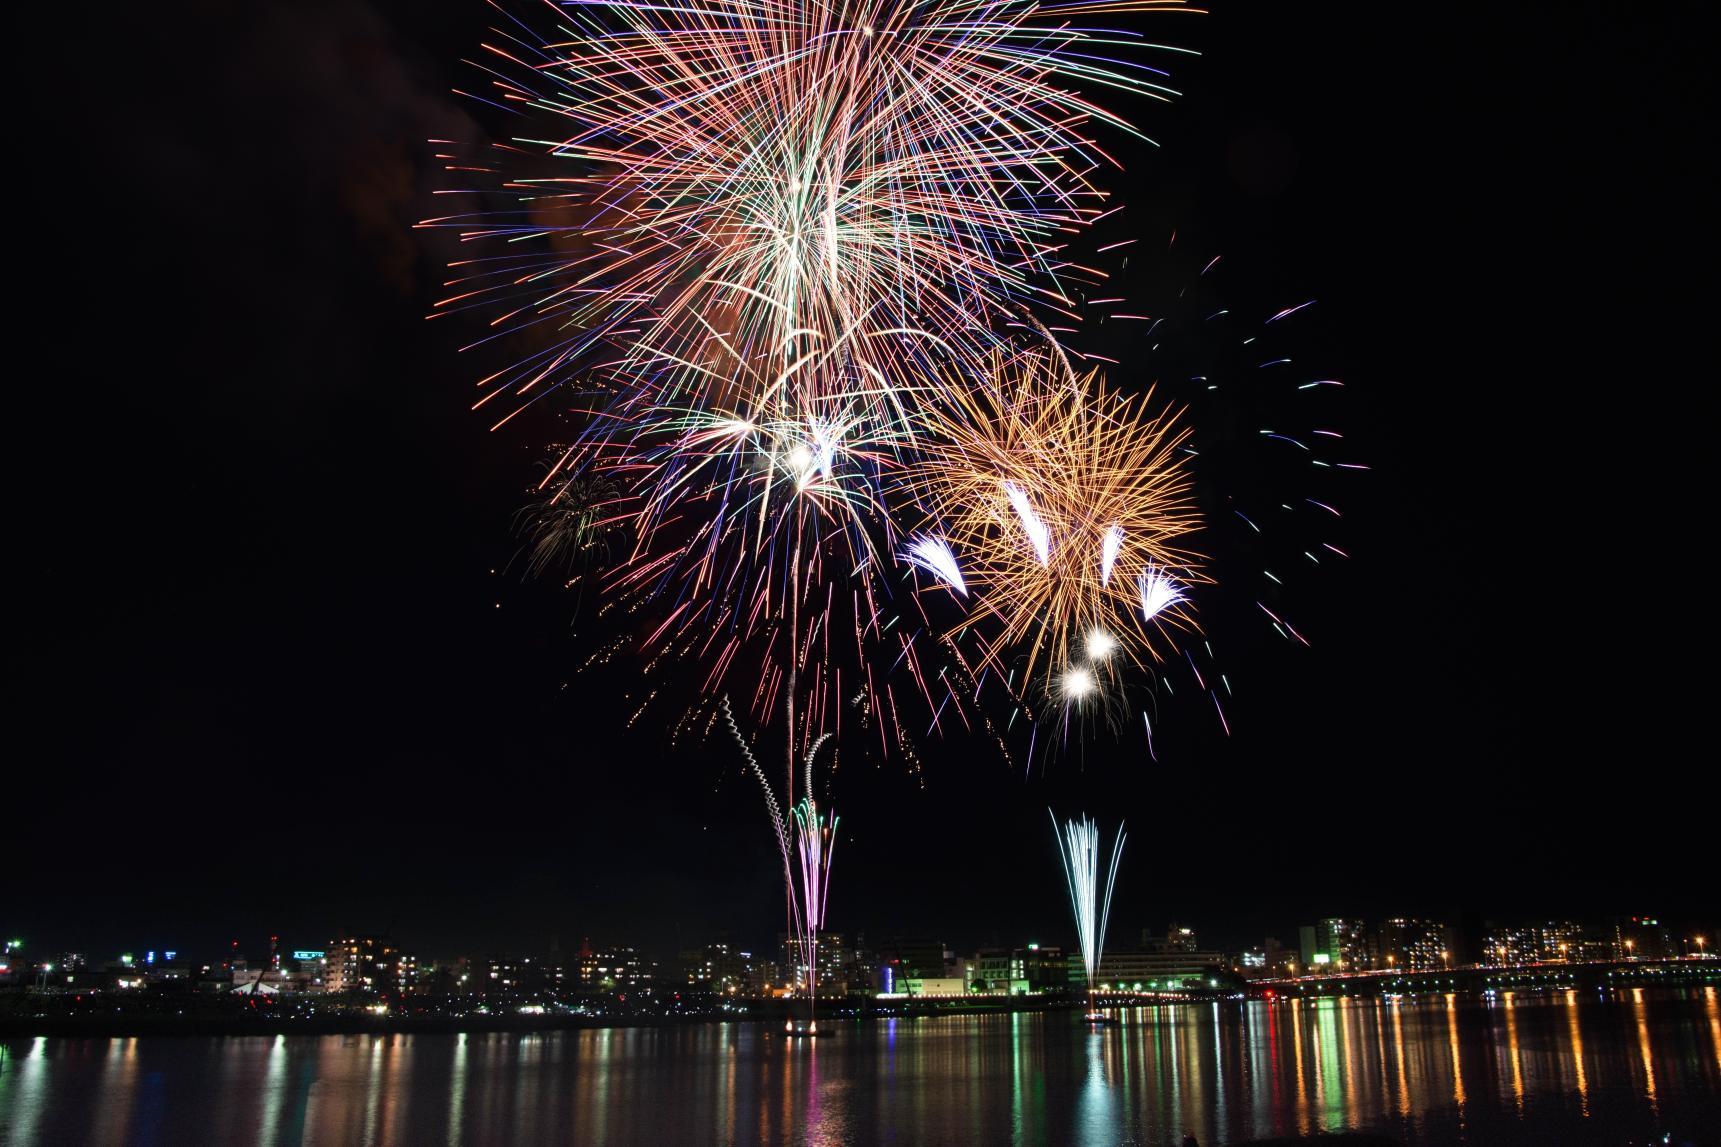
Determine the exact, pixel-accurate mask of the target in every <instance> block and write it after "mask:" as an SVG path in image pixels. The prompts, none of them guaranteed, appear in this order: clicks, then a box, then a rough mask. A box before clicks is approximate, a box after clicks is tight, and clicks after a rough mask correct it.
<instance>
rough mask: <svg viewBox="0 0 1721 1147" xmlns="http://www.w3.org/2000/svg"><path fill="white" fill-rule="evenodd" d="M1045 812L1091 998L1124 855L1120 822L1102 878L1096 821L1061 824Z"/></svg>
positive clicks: (1086, 820)
mask: <svg viewBox="0 0 1721 1147" xmlns="http://www.w3.org/2000/svg"><path fill="white" fill-rule="evenodd" d="M1046 812H1047V813H1048V815H1050V816H1051V818H1052V834H1053V835H1054V836H1055V837H1056V838H1057V841H1058V856H1059V859H1060V860H1062V862H1063V866H1064V879H1065V881H1066V882H1067V883H1068V885H1069V890H1070V909H1071V911H1072V912H1073V913H1074V914H1075V919H1076V943H1077V946H1078V947H1079V948H1080V950H1081V953H1082V969H1083V971H1085V972H1086V973H1087V981H1088V995H1089V997H1090V1001H1091V997H1092V995H1093V991H1094V977H1095V975H1096V974H1097V973H1098V971H1099V966H1100V956H1101V954H1102V952H1103V951H1104V948H1105V936H1106V925H1107V923H1108V922H1109V921H1110V919H1111V894H1112V886H1113V885H1114V884H1116V883H1117V867H1118V862H1119V861H1121V860H1122V859H1123V841H1124V831H1123V825H1121V824H1120V825H1118V829H1117V840H1116V841H1115V842H1114V843H1113V844H1112V850H1111V863H1110V864H1109V865H1107V867H1106V868H1105V870H1104V880H1103V882H1102V880H1101V869H1100V827H1099V824H1098V823H1097V822H1096V821H1093V820H1090V819H1088V817H1087V816H1085V815H1084V816H1082V817H1081V818H1080V819H1074V818H1072V819H1071V820H1069V821H1068V822H1066V823H1064V824H1062V825H1060V824H1059V823H1058V817H1057V814H1056V813H1053V812H1052V811H1051V810H1050V809H1047V810H1046ZM1090 1009H1091V1002H1090Z"/></svg>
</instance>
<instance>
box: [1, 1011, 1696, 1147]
mask: <svg viewBox="0 0 1721 1147" xmlns="http://www.w3.org/2000/svg"><path fill="white" fill-rule="evenodd" d="M1118 1016H1119V1019H1120V1021H1121V1022H1120V1023H1119V1024H1118V1025H1117V1026H1115V1027H1107V1028H1102V1029H1091V1028H1089V1027H1088V1026H1087V1025H1086V1024H1083V1023H1081V1022H1080V1020H1079V1018H1078V1017H1076V1016H1074V1015H1072V1014H1070V1013H1067V1012H1046V1013H1032V1012H1029V1013H1017V1014H1011V1015H988V1016H952V1017H947V1018H929V1019H897V1020H889V1021H879V1022H850V1023H842V1022H837V1023H834V1024H833V1027H832V1030H831V1032H830V1033H829V1035H828V1037H822V1038H820V1039H819V1041H818V1042H817V1045H816V1046H814V1045H813V1044H812V1043H811V1042H809V1041H796V1040H792V1039H785V1038H784V1037H783V1036H782V1033H781V1032H780V1031H777V1030H775V1029H773V1028H772V1027H771V1026H770V1025H756V1024H728V1025H715V1024H713V1025H703V1026H688V1027H680V1028H672V1027H659V1028H650V1027H647V1028H632V1029H610V1030H603V1031H570V1032H560V1033H532V1034H523V1033H516V1034H509V1033H485V1034H477V1033H473V1034H467V1035H410V1036H408V1035H391V1036H326V1037H293V1036H267V1037H256V1038H227V1039H208V1040H202V1039H182V1038H176V1039H147V1038H146V1039H115V1040H76V1039H26V1040H14V1041H10V1042H9V1043H8V1044H7V1045H6V1053H7V1054H6V1057H5V1059H4V1060H3V1061H0V1147H11V1145H14V1144H16V1145H19V1147H23V1145H24V1144H37V1143H59V1142H76V1143H89V1144H92V1145H96V1147H118V1145H128V1144H141V1143H178V1142H197V1143H210V1144H244V1145H247V1147H249V1145H253V1144H262V1145H268V1147H302V1145H306V1144H320V1143H372V1144H377V1145H378V1147H396V1145H398V1147H417V1145H419V1144H447V1145H448V1147H462V1145H466V1144H483V1143H490V1142H503V1141H522V1142H525V1141H529V1142H539V1143H567V1144H576V1143H594V1142H604V1143H613V1144H632V1143H665V1142H676V1143H682V1142H693V1143H705V1142H710V1143H730V1142H759V1143H766V1144H797V1145H802V1144H807V1145H813V1147H823V1145H835V1144H848V1143H866V1142H892V1141H895V1142H907V1141H934V1142H937V1141H942V1142H987V1143H1010V1144H1015V1145H1021V1147H1030V1145H1037V1144H1063V1143H1075V1144H1083V1143H1093V1144H1114V1143H1117V1142H1120V1141H1129V1140H1131V1139H1134V1140H1137V1141H1145V1142H1164V1141H1171V1142H1177V1141H1180V1140H1181V1138H1182V1137H1183V1136H1185V1135H1194V1136H1196V1137H1197V1138H1198V1139H1199V1141H1200V1142H1202V1143H1223V1142H1229V1141H1236V1140H1248V1139H1255V1138H1266V1137H1271V1136H1283V1135H1295V1134H1299V1133H1314V1132H1331V1131H1340V1130H1353V1129H1360V1130H1377V1131H1382V1132H1385V1133H1387V1134H1390V1135H1393V1136H1395V1137H1397V1138H1400V1139H1402V1140H1403V1141H1405V1142H1407V1143H1417V1142H1446V1141H1451V1140H1453V1139H1456V1138H1460V1137H1462V1138H1464V1139H1467V1140H1469V1141H1473V1142H1494V1141H1512V1139H1513V1137H1514V1134H1515V1133H1516V1132H1517V1131H1520V1130H1523V1129H1526V1128H1528V1129H1532V1130H1534V1131H1535V1132H1537V1134H1538V1135H1540V1136H1541V1137H1542V1138H1543V1139H1548V1137H1549V1136H1550V1135H1552V1136H1553V1139H1552V1140H1549V1141H1555V1140H1559V1137H1560V1135H1561V1129H1568V1130H1569V1131H1570V1135H1569V1138H1573V1139H1576V1138H1583V1139H1586V1140H1589V1141H1598V1140H1609V1141H1623V1140H1627V1139H1631V1138H1634V1137H1635V1138H1638V1139H1648V1138H1650V1137H1652V1136H1659V1135H1660V1134H1664V1133H1670V1134H1672V1136H1673V1141H1675V1142H1677V1141H1679V1137H1680V1135H1681V1134H1683V1135H1684V1136H1685V1137H1686V1138H1688V1139H1696V1140H1701V1138H1702V1132H1703V1130H1704V1129H1705V1128H1712V1127H1714V1126H1718V1125H1721V1098H1718V1097H1721V1000H1718V999H1717V994H1716V992H1715V990H1714V989H1712V988H1711V989H1693V990H1689V991H1686V990H1667V991H1663V992H1656V991H1653V990H1646V991H1635V990H1634V991H1627V992H1616V993H1608V992H1593V991H1592V992H1579V991H1559V992H1550V993H1538V992H1532V991H1518V992H1513V993H1510V994H1506V995H1502V996H1499V997H1494V998H1481V997H1470V996H1454V995H1434V996H1426V997H1421V998H1415V997H1406V998H1402V999H1388V1000H1375V999H1346V998H1343V997H1342V996H1341V997H1339V998H1330V997H1329V998H1324V999H1322V998H1316V999H1309V1000H1300V1001H1299V1000H1292V1001H1284V1002H1279V1003H1261V1002H1250V1003H1243V1002H1232V1001H1226V1002H1219V1003H1211V1002H1209V1003H1202V1004H1193V1005H1187V1006H1167V1005H1160V1006H1153V1007H1142V1008H1136V1009H1126V1010H1122V1011H1120V1012H1119V1013H1118Z"/></svg>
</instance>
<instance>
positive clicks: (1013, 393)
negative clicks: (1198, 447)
mask: <svg viewBox="0 0 1721 1147" xmlns="http://www.w3.org/2000/svg"><path fill="white" fill-rule="evenodd" d="M950 396H951V401H950V402H948V403H947V404H945V405H944V406H943V407H941V408H940V409H938V410H937V411H936V412H934V413H933V414H931V415H930V416H929V417H928V418H927V420H926V425H925V427H924V430H925V434H926V438H925V441H923V442H922V444H921V446H922V450H921V454H922V456H923V457H924V462H923V463H922V464H920V465H917V466H916V467H915V469H914V476H913V478H912V483H913V487H914V490H915V493H916V496H917V499H918V500H919V502H920V504H921V505H922V507H923V508H924V509H925V510H926V511H927V513H928V517H929V519H930V520H931V522H933V523H934V524H935V525H934V526H933V529H934V530H935V531H936V532H937V533H939V534H941V535H942V537H943V538H944V539H945V540H946V542H947V545H948V550H947V552H948V553H949V554H951V555H953V556H954V559H955V562H956V563H957V565H958V566H959V568H960V571H961V576H962V578H963V579H964V580H965V581H966V582H967V584H968V585H969V586H971V587H973V590H974V592H973V596H972V599H971V605H970V607H969V612H970V618H971V619H980V618H988V619H990V620H991V622H992V623H993V624H991V625H989V626H987V627H986V629H987V631H988V636H987V638H986V646H987V656H988V658H989V659H990V660H991V661H992V662H993V663H994V664H996V665H998V666H999V667H1000V668H1002V667H1003V665H1002V662H1003V660H1004V658H1005V657H1007V656H1010V655H1012V654H1015V653H1017V652H1021V653H1023V654H1025V657H1026V672H1027V673H1028V674H1030V675H1031V674H1032V673H1033V671H1034V668H1035V666H1036V665H1037V664H1038V663H1040V662H1041V661H1042V660H1047V661H1049V662H1050V664H1051V666H1052V667H1053V668H1054V672H1055V674H1056V680H1055V682H1054V687H1055V688H1056V689H1058V690H1059V691H1060V692H1062V693H1063V694H1064V695H1065V696H1066V697H1067V698H1068V699H1069V700H1072V701H1076V700H1081V699H1082V698H1083V697H1085V696H1087V695H1089V694H1091V693H1093V692H1094V691H1096V690H1097V689H1098V688H1099V686H1100V683H1101V681H1103V680H1104V679H1105V678H1107V677H1109V676H1110V675H1111V672H1112V667H1113V666H1114V665H1115V664H1116V663H1117V662H1118V661H1119V659H1122V660H1127V661H1131V662H1134V663H1137V664H1141V663H1144V662H1147V661H1154V660H1158V659H1160V658H1161V657H1163V656H1164V652H1165V648H1166V640H1167V635H1166V630H1167V628H1182V629H1193V628H1194V620H1193V617H1192V615H1191V613H1190V611H1189V608H1188V602H1187V600H1186V599H1185V597H1184V588H1185V587H1186V586H1188V585H1189V584H1190V583H1192V582H1199V581H1204V580H1206V579H1205V577H1204V576H1203V575H1202V574H1201V572H1200V566H1201V560H1202V559H1201V558H1200V556H1199V555H1198V554H1196V553H1195V552H1194V551H1192V550H1190V549H1188V548H1186V547H1185V544H1184V543H1185V540H1186V539H1187V537H1188V535H1189V534H1191V533H1192V532H1193V531H1194V530H1196V529H1197V528H1198V526H1199V517H1198V514H1197V512H1196V508H1195V505H1194V502H1193V500H1192V498H1191V480H1190V477H1189V474H1188V471H1187V470H1186V468H1185V467H1184V465H1183V457H1184V456H1183V453H1182V451H1181V450H1180V447H1181V445H1182V443H1183V441H1184V439H1185V438H1186V437H1187V436H1188V433H1189V432H1188V431H1187V430H1186V429H1184V428H1183V427H1181V426H1179V425H1178V423H1177V418H1176V414H1175V412H1173V411H1170V410H1164V409H1159V408H1156V407H1155V405H1154V402H1153V396H1152V392H1151V391H1149V392H1148V393H1146V394H1143V395H1139V396H1134V397H1126V396H1123V395H1120V394H1118V393H1117V392H1115V391H1111V390H1108V389H1107V388H1106V386H1105V384H1104V382H1103V381H1102V380H1101V379H1100V378H1099V377H1098V375H1097V373H1094V374H1089V375H1087V376H1085V377H1081V378H1078V377H1076V376H1074V375H1073V374H1071V373H1070V372H1069V371H1068V370H1067V368H1065V367H1064V366H1063V365H1062V364H1061V362H1059V361H1058V360H1055V359H1054V358H1053V357H1052V356H1051V355H1050V354H1048V353H1047V352H1045V351H1041V350H1035V351H1028V352H1017V353H1014V354H1008V355H1006V354H1003V353H999V354H997V355H996V356H995V359H994V370H993V374H992V379H991V382H990V384H989V385H985V386H978V387H969V388H965V389H964V388H951V391H950ZM919 564H921V565H922V566H923V568H931V567H930V565H929V564H928V563H924V562H923V563H919ZM945 580H946V581H947V582H948V581H949V580H950V579H949V578H948V577H946V578H945Z"/></svg>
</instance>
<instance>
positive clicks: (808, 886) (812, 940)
mask: <svg viewBox="0 0 1721 1147" xmlns="http://www.w3.org/2000/svg"><path fill="white" fill-rule="evenodd" d="M808 773H809V775H808V777H807V793H808V795H807V796H806V797H805V798H803V799H802V801H801V803H800V804H798V805H796V806H795V841H796V853H797V855H798V857H799V859H800V871H799V877H800V893H801V905H802V908H803V911H802V938H801V949H802V951H803V952H804V953H805V957H806V961H807V1028H806V1034H807V1035H809V1036H815V1035H818V1034H819V1023H818V1006H819V932H820V931H822V930H823V929H824V926H825V903H826V899H827V897H828V895H829V893H830V885H831V855H832V853H834V852H835V851H836V846H837V820H838V817H837V814H836V813H835V812H832V813H830V814H829V815H828V816H826V815H823V814H821V813H820V812H819V806H818V802H817V801H815V800H814V799H813V797H812V776H811V762H810V761H809V764H808ZM790 1030H791V1031H792V1030H794V1029H793V1025H792V1024H791V1027H790Z"/></svg>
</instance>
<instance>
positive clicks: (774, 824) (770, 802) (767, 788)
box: [718, 695, 822, 936]
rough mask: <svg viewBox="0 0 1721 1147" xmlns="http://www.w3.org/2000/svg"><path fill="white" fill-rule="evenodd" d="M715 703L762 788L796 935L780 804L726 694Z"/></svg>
mask: <svg viewBox="0 0 1721 1147" xmlns="http://www.w3.org/2000/svg"><path fill="white" fill-rule="evenodd" d="M718 705H719V707H720V708H721V709H722V710H723V720H724V722H725V723H726V724H727V725H728V726H729V732H730V734H731V735H732V736H733V737H734V738H735V743H736V744H737V745H739V746H740V748H741V756H742V759H744V760H745V761H746V762H747V767H748V769H749V770H751V771H752V773H753V775H754V777H756V778H758V781H759V787H760V789H762V790H763V791H764V794H765V811H766V812H767V813H768V814H769V815H770V817H771V830H772V832H773V833H775V835H776V838H777V848H778V850H779V851H780V852H781V853H782V856H783V887H784V890H785V895H786V897H787V898H788V913H789V917H790V920H789V923H790V929H789V935H790V936H795V935H798V934H799V933H800V930H801V929H800V920H801V914H800V912H799V904H798V902H797V900H796V898H795V865H794V860H793V853H792V851H791V846H790V835H789V828H788V825H787V824H786V823H785V821H784V820H783V810H782V807H781V806H780V805H778V804H777V794H776V791H775V790H773V789H772V788H771V782H770V780H769V779H767V778H766V776H765V770H764V769H762V768H760V767H759V759H758V758H757V757H755V756H754V755H753V750H752V749H751V748H749V747H748V745H747V739H746V738H745V737H743V736H742V735H741V727H740V726H739V725H737V724H736V723H735V713H734V711H733V710H732V709H730V707H729V698H728V696H727V695H725V696H724V697H723V698H722V699H721V700H720V701H719V702H718ZM821 909H822V905H821Z"/></svg>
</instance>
